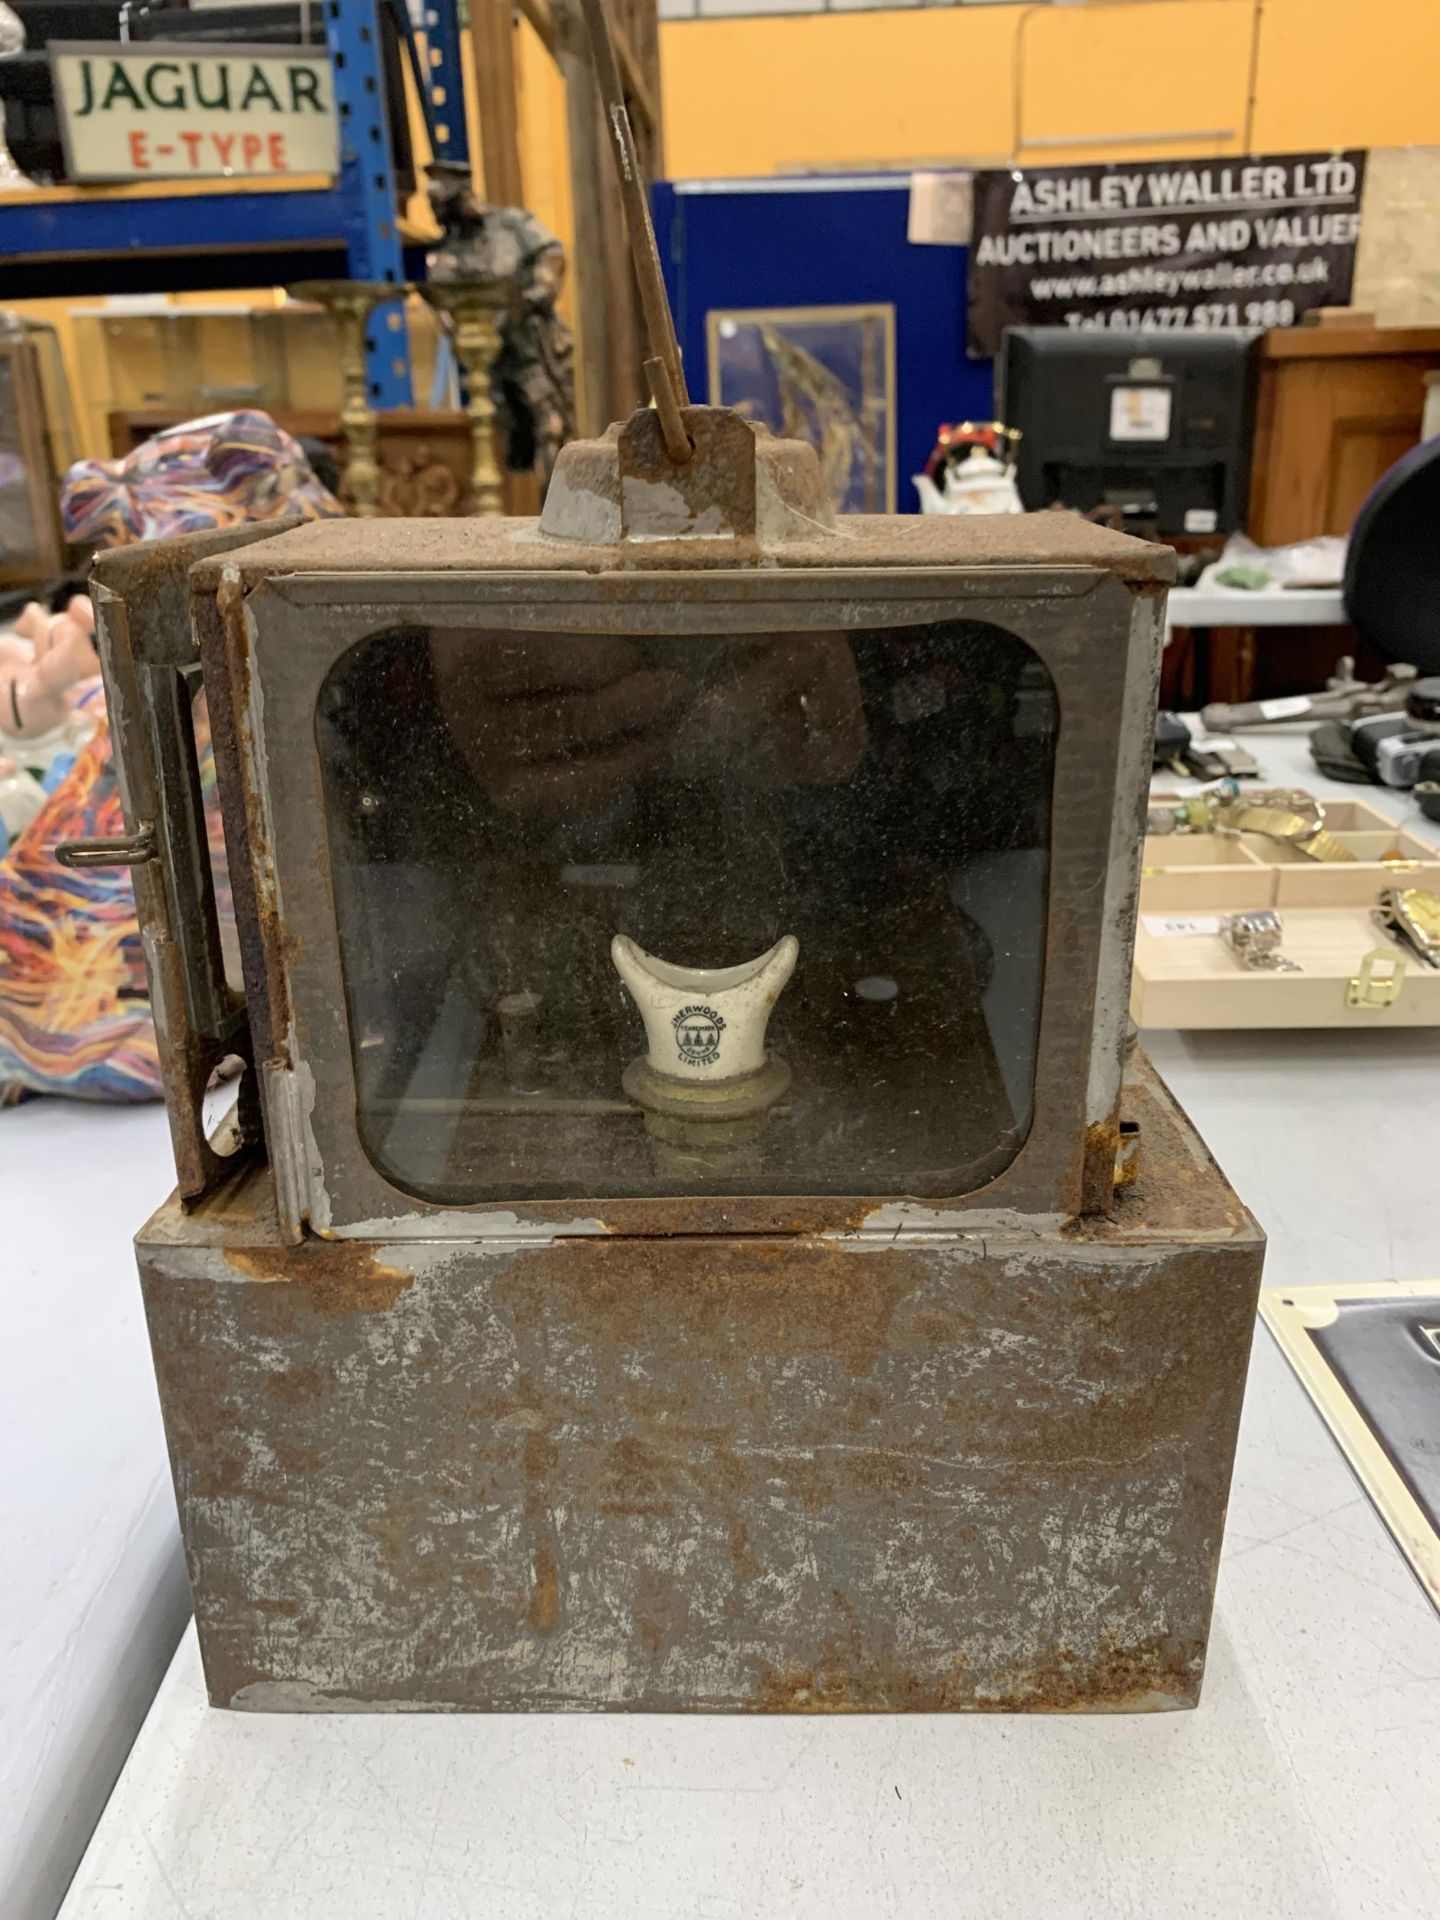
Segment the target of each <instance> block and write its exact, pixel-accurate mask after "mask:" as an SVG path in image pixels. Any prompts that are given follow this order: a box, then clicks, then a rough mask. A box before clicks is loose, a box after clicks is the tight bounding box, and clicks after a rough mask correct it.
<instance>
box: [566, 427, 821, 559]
mask: <svg viewBox="0 0 1440 1920" xmlns="http://www.w3.org/2000/svg"><path fill="white" fill-rule="evenodd" d="M681 419H682V421H683V423H684V427H685V431H686V433H687V435H688V436H689V439H690V442H691V449H692V450H691V453H690V457H689V458H688V459H687V460H685V461H684V462H676V461H674V460H672V459H671V457H670V455H669V453H668V451H667V449H666V445H665V437H664V433H663V431H662V428H661V423H660V419H659V416H658V415H657V413H656V412H655V410H654V409H653V408H651V407H642V408H641V409H640V410H639V411H638V412H637V413H634V414H632V415H631V416H630V418H629V419H628V420H627V421H625V422H624V423H623V424H617V425H615V426H612V427H610V428H609V429H608V430H607V431H606V433H605V434H603V435H602V437H601V438H600V439H598V440H573V441H571V442H570V444H569V445H568V446H566V447H564V448H562V449H561V453H560V457H559V459H558V461H557V462H556V465H555V472H554V474H553V476H552V478H551V481H550V489H549V492H548V493H547V494H546V496H545V509H544V512H543V513H542V514H541V516H540V534H541V536H542V538H544V537H548V538H550V539H553V540H557V541H558V540H563V541H574V542H579V543H581V544H583V545H585V546H590V547H594V546H627V547H631V548H634V547H637V546H646V547H671V546H674V545H675V544H676V543H680V544H681V545H683V546H687V547H688V546H690V544H691V543H693V542H696V541H704V542H706V543H709V542H733V543H734V544H733V556H734V563H735V564H736V565H737V566H744V565H747V564H748V565H756V564H759V563H760V562H761V561H762V560H763V559H764V557H765V555H766V554H767V553H768V552H771V551H773V550H775V549H778V548H783V547H784V546H785V545H786V544H787V543H790V542H794V541H797V540H806V541H813V540H814V539H815V538H816V536H817V535H822V536H823V535H825V534H831V535H834V534H836V526H835V510H834V508H833V507H832V505H831V503H830V499H829V496H828V495H827V493H826V491H825V484H824V480H823V478H822V476H821V472H820V461H819V458H818V456H817V454H816V452H815V449H814V447H812V446H810V445H808V444H807V443H806V442H805V441H803V440H781V439H777V438H776V436H775V435H774V434H772V433H771V432H770V430H769V428H768V427H764V426H757V425H756V424H754V423H753V422H751V421H749V420H746V419H743V418H742V417H741V415H740V414H738V413H736V412H735V411H734V410H733V409H732V408H730V407H684V408H682V409H681ZM713 557H714V558H718V557H719V556H718V554H717V555H715V556H713Z"/></svg>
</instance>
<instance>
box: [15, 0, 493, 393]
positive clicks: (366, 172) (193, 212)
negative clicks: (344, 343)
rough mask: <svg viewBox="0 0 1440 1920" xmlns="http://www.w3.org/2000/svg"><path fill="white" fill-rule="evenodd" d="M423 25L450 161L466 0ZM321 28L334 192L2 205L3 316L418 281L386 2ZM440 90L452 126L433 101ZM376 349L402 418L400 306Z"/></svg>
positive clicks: (378, 383) (376, 380)
mask: <svg viewBox="0 0 1440 1920" xmlns="http://www.w3.org/2000/svg"><path fill="white" fill-rule="evenodd" d="M426 12H427V45H428V47H429V50H430V60H431V75H430V91H431V101H432V114H431V118H432V120H433V121H435V122H438V123H440V124H443V126H444V127H445V129H446V142H445V145H446V148H447V151H446V152H445V153H444V157H445V158H454V159H463V158H464V157H465V154H466V152H467V151H468V147H467V143H466V133H465V112H464V98H465V96H464V86H463V77H462V74H461V69H460V26H459V8H458V4H457V0H427V3H426ZM324 18H325V37H326V41H327V43H328V45H329V49H330V54H331V59H332V66H333V70H334V79H335V99H336V105H337V108H338V111H339V116H340V146H341V165H340V173H339V176H338V177H337V179H336V180H335V182H334V183H333V185H329V186H325V187H309V188H307V187H299V188H272V187H270V186H269V185H268V183H267V185H266V186H264V187H261V186H260V185H258V184H257V185H256V187H255V188H253V189H244V188H241V189H233V188H231V189H226V190H224V191H215V192H204V191H202V192H186V193H183V194H182V193H167V192H164V191H160V192H155V191H148V190H147V191H144V192H140V193H136V192H133V191H129V190H126V189H123V188H122V189H105V188H101V189H98V190H92V191H73V190H46V189H41V190H38V191H37V192H36V193H35V194H34V195H33V196H27V197H25V198H23V199H19V198H17V199H15V200H12V201H9V202H7V203H5V204H0V303H4V302H5V301H9V300H24V299H35V298H41V297H46V296H60V297H72V296H81V297H84V296H86V295H99V294H105V293H121V292H135V293H142V292H143V293H178V292H188V291H193V290H197V289H203V288H207V287H216V288H219V287H233V286H237V285H240V286H244V285H251V286H259V285H274V286H280V285H284V284H285V283H286V282H289V281H294V280H301V279H338V278H343V277H345V276H348V277H349V278H351V279H355V280H393V281H395V282H396V284H397V285H398V284H399V283H400V282H402V281H404V280H406V279H407V278H408V279H418V278H421V277H423V274H424V261H423V257H422V250H421V249H418V248H412V249H409V250H407V248H406V245H405V242H404V238H403V236H402V235H401V232H400V229H399V225H398V220H397V211H398V208H397V200H396V192H395V163H394V156H393V154H392V153H391V150H390V135H389V128H388V125H387V122H386V118H385V88H384V76H383V73H382V70H381V54H380V23H379V3H378V0H325V14H324ZM437 53H438V56H439V57H438V58H437V57H436V56H437ZM437 89H438V90H439V92H440V93H441V94H442V95H443V104H444V107H445V108H448V109H449V111H448V116H447V115H445V114H443V113H442V112H441V111H440V110H439V109H440V103H439V102H436V101H435V93H436V90H437ZM437 144H438V143H437ZM367 347H368V354H367V358H368V361H369V374H370V390H371V397H372V399H373V400H374V402H375V404H376V405H377V406H381V407H393V406H404V405H407V404H408V403H409V400H410V397H411V386H410V353H409V345H408V341H407V338H406V333H405V328H404V324H403V320H402V319H401V317H400V312H399V308H398V306H396V307H381V308H377V310H376V314H375V318H374V322H373V324H372V326H371V329H370V336H369V340H368V342H367Z"/></svg>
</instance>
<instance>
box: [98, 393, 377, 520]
mask: <svg viewBox="0 0 1440 1920" xmlns="http://www.w3.org/2000/svg"><path fill="white" fill-rule="evenodd" d="M61 505H62V508H63V512H64V518H65V537H66V539H67V540H71V541H74V542H75V543H76V544H78V545H84V546H91V547H118V546H124V545H126V544H127V543H128V542H130V541H132V540H159V539H162V538H164V536H165V535H167V534H172V533H199V532H201V531H203V530H205V529H208V528H216V527H233V526H236V525H238V524H239V523H240V522H241V521H244V520H273V519H276V518H278V517H279V516H280V515H281V514H288V513H300V514H304V515H305V517H306V518H307V519H311V520H319V519H325V518H328V517H332V516H334V515H336V514H343V512H344V511H345V510H344V508H343V507H342V506H341V505H340V502H339V501H338V500H337V499H336V498H335V496H334V495H333V494H332V493H329V492H327V491H326V489H325V488H324V487H322V486H321V484H320V482H319V481H318V480H317V479H316V478H315V475H314V472H313V471H312V470H311V467H310V463H309V461H308V460H307V459H306V458H305V452H304V449H303V448H302V447H301V445H300V443H299V441H297V440H294V439H292V438H291V436H290V435H289V434H288V433H285V432H283V431H282V430H281V429H280V428H279V427H277V426H276V424H275V422H274V421H273V420H272V419H271V418H270V416H269V415H268V414H265V413H255V412H250V411H242V412H239V413H217V414H212V415H211V416H210V417H209V418H208V419H205V420H187V421H186V422H185V423H184V424H183V425H182V426H178V427H167V428H166V429H165V431H164V432H163V433H157V434H156V435H155V436H154V437H153V438H152V439H150V440H147V441H145V442H144V444H143V445H141V446H138V447H136V448H134V450H133V451H132V452H130V453H127V454H126V455H125V457H124V458H123V459H122V460H81V461H79V462H77V464H76V465H75V466H73V467H72V468H71V469H70V471H69V473H68V474H67V475H66V478H65V485H64V488H63V490H62V500H61Z"/></svg>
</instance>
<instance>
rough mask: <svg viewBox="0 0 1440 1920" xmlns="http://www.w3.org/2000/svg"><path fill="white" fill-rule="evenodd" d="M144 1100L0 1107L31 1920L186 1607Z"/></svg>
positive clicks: (10, 1611)
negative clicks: (149, 1319)
mask: <svg viewBox="0 0 1440 1920" xmlns="http://www.w3.org/2000/svg"><path fill="white" fill-rule="evenodd" d="M174 1177H175V1169H174V1164H173V1162H172V1161H171V1159H170V1135H169V1131H168V1129H167V1127H166V1124H165V1113H164V1109H163V1108H162V1107H160V1106H159V1105H158V1104H156V1105H149V1106H143V1107H96V1106H89V1105H82V1104H81V1103H80V1102H78V1101H69V1100H37V1101H33V1102H30V1103H28V1104H26V1105H24V1106H21V1107H16V1108H13V1109H10V1110H8V1111H6V1112H3V1113H0V1300H3V1302H4V1310H5V1334H6V1338H5V1345H4V1352H3V1366H4V1389H3V1392H0V1915H3V1916H4V1920H42V1917H43V1920H49V1917H50V1916H51V1915H52V1914H53V1913H54V1912H55V1909H56V1907H57V1906H58V1905H59V1903H60V1901H61V1899H62V1898H63V1896H64V1893H65V1889H66V1887H67V1885H68V1884H69V1881H70V1876H71V1874H72V1873H73V1872H74V1870H75V1866H76V1863H77V1861H78V1860H79V1858H80V1856H81V1854H82V1853H83V1851H84V1849H85V1844H86V1842H87V1841H88V1839H89V1837H90V1834H91V1831H92V1830H93V1828H94V1825H95V1822H96V1820H98V1819H99V1817H100V1814H101V1811H102V1810H103V1808H104V1806H105V1802H106V1800H107V1798H108V1797H109V1793H110V1789H111V1786H112V1785H113V1784H114V1781H115V1777H116V1775H117V1774H118V1773H119V1771H120V1768H121V1766H122V1765H123V1764H124V1760H125V1756H126V1754H127V1753H128V1752H129V1750H130V1744H131V1742H132V1741H133V1740H134V1738H135V1734H136V1731H137V1729H138V1728H139V1726H140V1724H141V1722H142V1720H143V1719H144V1717H145V1714H146V1712H147V1710H148V1709H149V1707H150V1705H151V1702H152V1701H153V1699H154V1697H155V1689H156V1687H157V1686H158V1685H159V1683H160V1680H161V1677H162V1676H163V1674H164V1672H165V1669H166V1666H167V1665H168V1663H169V1661H170V1657H171V1655H172V1654H173V1653H174V1651H175V1647H176V1643H177V1642H178V1640H179V1638H180V1635H181V1633H182V1631H183V1630H184V1626H185V1622H186V1620H187V1619H188V1617H189V1613H190V1596H189V1592H188V1589H187V1588H186V1585H185V1568H184V1563H183V1560H182V1558H181V1554H180V1536H179V1532H178V1530H177V1528H176V1524H175V1501H174V1496H173V1494H172V1492H171V1488H170V1469H169V1465H168V1462H167V1461H166V1458H165V1439H164V1434H163V1433H162V1431H161V1426H160V1407H159V1403H158V1401H157V1399H156V1395H155V1381H154V1376H153V1374H152V1372H151V1369H150V1346H149V1342H148V1340H147V1339H146V1336H145V1316H144V1314H143V1312H142V1311H141V1306H140V1287H139V1283H138V1281H137V1279H136V1276H135V1260H134V1256H133V1254H132V1253H131V1250H130V1237H131V1235H132V1234H133V1233H134V1232H135V1229H136V1228H137V1227H138V1226H139V1225H140V1223H141V1222H142V1221H143V1220H144V1218H145V1216H146V1215H147V1214H148V1213H149V1212H150V1211H151V1210H152V1209H153V1207H154V1206H155V1203H156V1201H157V1200H158V1199H159V1198H160V1196H161V1195H162V1194H163V1193H164V1191H165V1189H166V1187H167V1186H168V1185H173V1183H174Z"/></svg>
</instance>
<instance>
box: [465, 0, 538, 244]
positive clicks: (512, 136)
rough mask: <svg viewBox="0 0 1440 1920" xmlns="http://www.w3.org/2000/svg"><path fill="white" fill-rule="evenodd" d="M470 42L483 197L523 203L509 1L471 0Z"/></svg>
mask: <svg viewBox="0 0 1440 1920" xmlns="http://www.w3.org/2000/svg"><path fill="white" fill-rule="evenodd" d="M470 45H471V50H472V58H473V60H474V64H475V99H476V103H477V105H478V106H479V109H480V160H481V169H482V171H483V173H484V176H485V198H486V199H487V200H488V201H490V202H491V204H492V205H493V206H497V207H523V206H524V204H525V180H524V175H523V173H522V171H521V167H520V123H519V117H518V112H517V109H516V105H515V26H514V18H513V15H512V13H511V8H510V0H471V4H470Z"/></svg>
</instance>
